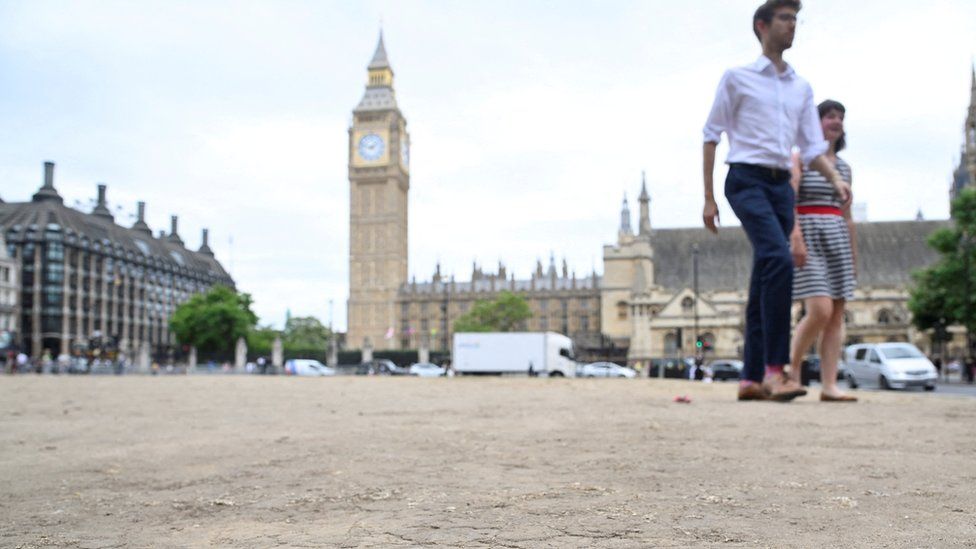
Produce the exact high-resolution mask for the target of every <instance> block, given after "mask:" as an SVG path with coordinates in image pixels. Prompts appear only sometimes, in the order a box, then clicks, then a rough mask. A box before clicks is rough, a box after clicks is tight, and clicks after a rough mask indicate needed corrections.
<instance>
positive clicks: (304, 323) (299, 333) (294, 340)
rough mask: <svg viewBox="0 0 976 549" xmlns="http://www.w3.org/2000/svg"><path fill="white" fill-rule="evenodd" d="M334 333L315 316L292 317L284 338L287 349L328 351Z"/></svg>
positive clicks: (283, 341) (286, 326) (286, 327)
mask: <svg viewBox="0 0 976 549" xmlns="http://www.w3.org/2000/svg"><path fill="white" fill-rule="evenodd" d="M331 335H332V333H331V332H330V331H329V328H328V327H327V326H325V325H323V324H322V322H321V321H319V319H317V318H315V317H314V316H305V317H300V316H299V317H292V318H289V319H288V323H287V324H285V334H284V337H283V338H282V343H284V345H285V348H286V349H326V348H328V345H329V338H330V337H331Z"/></svg>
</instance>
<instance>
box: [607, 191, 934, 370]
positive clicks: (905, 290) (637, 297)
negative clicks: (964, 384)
mask: <svg viewBox="0 0 976 549" xmlns="http://www.w3.org/2000/svg"><path fill="white" fill-rule="evenodd" d="M642 191H643V190H642ZM643 194H644V193H643V192H642V195H643ZM627 212H628V209H627V204H626V201H625V203H624V214H625V215H624V216H623V217H624V221H623V222H622V224H621V229H620V231H619V233H618V241H617V243H616V244H615V245H610V246H605V247H604V251H603V258H604V275H603V286H602V289H601V300H602V304H601V310H602V321H601V324H602V326H603V331H604V334H605V335H606V336H607V337H609V338H610V339H611V340H613V341H614V343H615V344H616V345H617V346H621V347H627V348H628V355H627V361H628V363H630V364H631V365H633V366H638V367H640V366H642V365H646V364H647V363H648V361H649V360H650V359H652V358H670V357H675V358H676V357H681V356H691V355H693V354H695V351H696V342H697V340H698V339H699V338H700V339H701V341H702V342H703V344H704V348H705V349H706V358H707V359H711V358H738V357H740V356H741V353H742V346H743V334H744V324H743V322H744V320H743V319H744V315H743V313H744V310H745V305H746V301H747V298H748V295H747V292H746V289H747V288H748V283H749V276H750V271H751V267H752V249H751V247H750V245H749V242H748V239H747V238H746V236H745V233H744V232H743V231H742V229H741V228H739V227H729V228H720V229H719V232H718V234H717V235H712V234H710V233H709V232H707V231H706V230H705V229H704V228H702V229H657V230H653V231H651V230H650V227H647V228H645V229H644V230H643V231H641V232H638V234H636V235H634V234H632V233H631V232H630V229H629V223H628V222H627V219H626V213H627ZM948 223H949V222H946V221H921V220H918V221H906V222H886V223H860V224H858V225H857V238H858V250H859V255H858V267H857V268H858V289H857V290H856V291H855V294H854V299H853V300H851V301H850V302H849V303H848V305H847V309H848V314H847V336H846V342H847V343H856V342H882V341H911V342H913V343H915V344H916V345H918V346H919V347H920V348H922V349H923V350H926V351H927V352H929V351H931V345H930V341H929V337H928V336H927V335H926V334H922V333H918V332H917V331H916V330H914V328H913V327H912V326H911V323H910V315H909V312H908V308H907V302H908V297H909V287H910V285H911V273H912V272H913V271H915V270H918V269H921V268H923V267H926V266H928V265H931V264H932V263H933V262H935V261H936V259H937V254H936V252H935V251H934V250H932V249H931V248H930V247H929V246H928V244H927V238H928V236H929V235H930V234H932V232H933V231H935V230H936V229H939V228H942V227H946V226H948ZM696 256H697V258H696ZM696 263H697V269H696ZM696 271H697V277H696ZM696 278H697V281H698V283H697V294H696V284H695V280H696ZM696 296H697V299H696ZM801 309H802V308H801V305H800V304H799V303H797V304H795V306H794V318H795V319H796V320H799V319H800V318H802V310H801ZM696 325H697V328H698V329H697V332H696V330H695V327H696Z"/></svg>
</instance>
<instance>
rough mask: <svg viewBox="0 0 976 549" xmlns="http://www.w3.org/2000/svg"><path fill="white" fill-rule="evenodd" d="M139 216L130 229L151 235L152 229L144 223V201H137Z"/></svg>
mask: <svg viewBox="0 0 976 549" xmlns="http://www.w3.org/2000/svg"><path fill="white" fill-rule="evenodd" d="M138 209H139V218H138V219H137V220H136V223H135V225H133V226H132V230H134V231H139V232H141V233H145V234H146V236H149V237H152V229H150V228H149V225H147V224H146V203H145V202H139V205H138Z"/></svg>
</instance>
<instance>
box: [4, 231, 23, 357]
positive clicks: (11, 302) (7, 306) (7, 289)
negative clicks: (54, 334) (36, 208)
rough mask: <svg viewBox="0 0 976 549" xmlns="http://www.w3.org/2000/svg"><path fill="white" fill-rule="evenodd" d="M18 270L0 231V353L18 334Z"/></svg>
mask: <svg viewBox="0 0 976 549" xmlns="http://www.w3.org/2000/svg"><path fill="white" fill-rule="evenodd" d="M19 275H20V269H18V268H17V260H16V259H14V258H13V257H12V253H11V250H8V249H7V240H6V238H4V234H3V231H0V352H2V351H3V350H4V349H6V348H8V347H10V346H11V345H12V344H13V343H14V339H15V338H16V335H17V333H18V329H17V325H18V324H19V323H18V319H19V317H20V283H19V282H18V280H19V279H20V276H19Z"/></svg>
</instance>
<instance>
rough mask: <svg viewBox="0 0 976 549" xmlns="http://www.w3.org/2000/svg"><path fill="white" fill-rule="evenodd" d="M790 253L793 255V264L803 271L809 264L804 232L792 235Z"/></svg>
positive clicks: (797, 231) (796, 232) (795, 232)
mask: <svg viewBox="0 0 976 549" xmlns="http://www.w3.org/2000/svg"><path fill="white" fill-rule="evenodd" d="M790 253H791V254H793V264H794V265H796V268H797V269H802V268H803V266H804V265H806V264H807V243H806V242H805V241H804V240H803V232H802V231H799V230H795V231H793V232H792V233H790Z"/></svg>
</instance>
